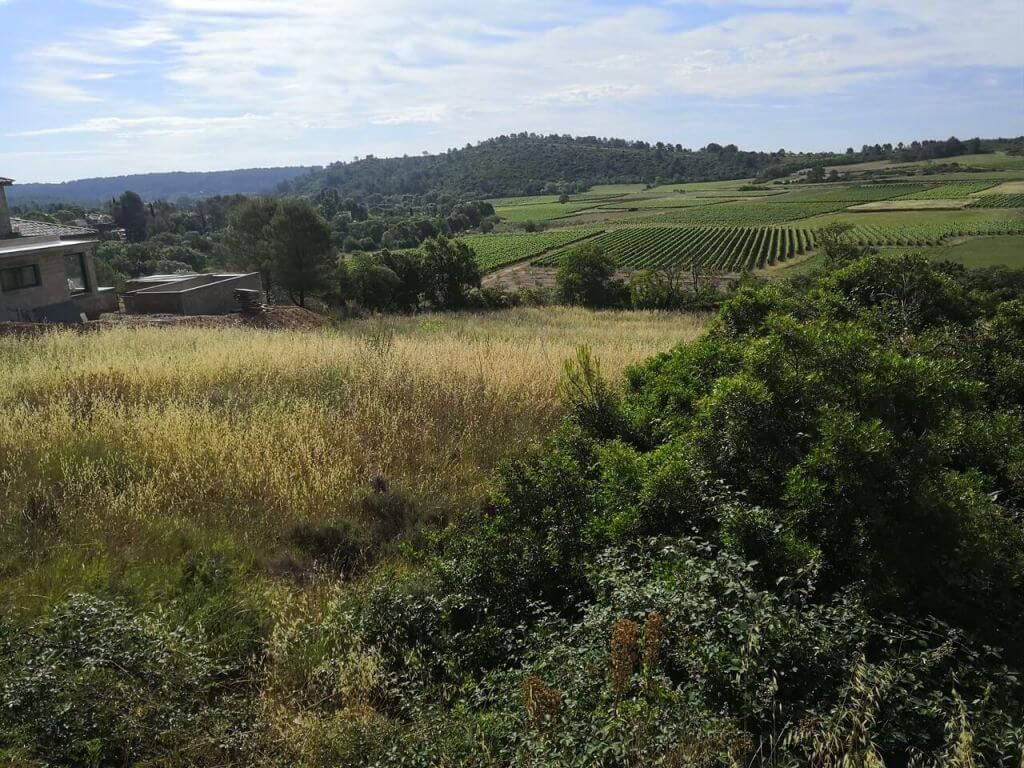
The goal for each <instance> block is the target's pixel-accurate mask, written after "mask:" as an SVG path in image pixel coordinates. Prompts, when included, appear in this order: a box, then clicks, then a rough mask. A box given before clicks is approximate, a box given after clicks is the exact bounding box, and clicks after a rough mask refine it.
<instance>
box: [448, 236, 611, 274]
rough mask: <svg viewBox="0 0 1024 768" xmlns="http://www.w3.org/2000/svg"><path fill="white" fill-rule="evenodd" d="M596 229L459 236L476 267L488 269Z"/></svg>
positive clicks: (558, 244)
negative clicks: (472, 254)
mask: <svg viewBox="0 0 1024 768" xmlns="http://www.w3.org/2000/svg"><path fill="white" fill-rule="evenodd" d="M600 231H601V230H599V229H553V230H550V231H548V232H526V233H523V234H500V235H469V236H467V237H463V238H461V239H462V241H463V242H464V243H466V245H468V246H469V247H470V248H472V249H473V250H474V251H475V252H476V255H477V261H478V262H479V264H480V268H481V269H482V270H483V271H485V272H489V271H491V270H492V269H497V268H498V267H503V266H505V265H507V264H511V263H513V262H516V261H522V260H523V259H532V258H534V257H536V256H540V255H541V254H543V253H546V252H547V251H550V250H552V249H555V248H560V247H562V246H566V245H569V244H571V243H575V242H578V241H579V240H582V239H585V238H587V237H591V236H592V235H594V234H596V233H598V232H600Z"/></svg>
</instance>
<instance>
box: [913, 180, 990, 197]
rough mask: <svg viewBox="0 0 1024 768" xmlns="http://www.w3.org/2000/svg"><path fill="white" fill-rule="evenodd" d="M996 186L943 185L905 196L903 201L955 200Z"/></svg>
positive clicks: (977, 183) (985, 182) (982, 183)
mask: <svg viewBox="0 0 1024 768" xmlns="http://www.w3.org/2000/svg"><path fill="white" fill-rule="evenodd" d="M994 186H995V182H992V181H976V182H965V183H963V184H942V185H940V186H937V187H931V188H930V189H925V190H922V191H919V192H912V193H910V194H909V195H903V196H902V197H901V198H900V199H901V200H955V199H957V198H961V197H970V196H971V195H976V194H977V193H978V192H984V191H985V190H986V189H990V188H992V187H994Z"/></svg>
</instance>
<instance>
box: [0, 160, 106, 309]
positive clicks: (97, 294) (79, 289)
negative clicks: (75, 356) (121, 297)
mask: <svg viewBox="0 0 1024 768" xmlns="http://www.w3.org/2000/svg"><path fill="white" fill-rule="evenodd" d="M13 183H14V182H12V181H11V180H10V179H5V178H0V321H2V320H15V321H27V322H65V323H77V322H81V320H82V317H83V316H85V317H87V318H89V319H96V318H97V317H99V316H100V315H101V314H102V313H104V312H116V311H117V309H118V304H117V295H116V294H115V293H114V289H113V288H101V287H99V285H98V283H97V280H96V262H95V257H96V246H97V243H98V242H99V241H98V239H97V236H96V232H95V231H93V230H91V229H86V228H84V227H69V226H64V225H57V224H47V223H44V222H39V221H29V220H27V219H18V218H12V217H11V215H10V210H9V208H8V207H7V193H6V187H8V186H10V185H11V184H13Z"/></svg>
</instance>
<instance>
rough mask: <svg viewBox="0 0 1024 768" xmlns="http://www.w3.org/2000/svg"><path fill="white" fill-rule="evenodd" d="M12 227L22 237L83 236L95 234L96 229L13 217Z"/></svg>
mask: <svg viewBox="0 0 1024 768" xmlns="http://www.w3.org/2000/svg"><path fill="white" fill-rule="evenodd" d="M11 229H13V230H14V231H15V233H16V234H19V235H21V236H22V237H44V236H47V235H49V236H51V237H53V236H57V237H82V236H90V235H95V234H96V230H94V229H87V228H86V227H72V226H69V225H67V224H48V223H46V222H43V221H32V220H31V219H14V218H12V219H11Z"/></svg>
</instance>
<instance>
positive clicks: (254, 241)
mask: <svg viewBox="0 0 1024 768" xmlns="http://www.w3.org/2000/svg"><path fill="white" fill-rule="evenodd" d="M278 206H279V203H278V201H277V200H274V199H272V198H269V197H254V198H250V199H249V200H246V201H245V202H244V203H242V204H241V205H239V206H238V207H236V208H235V209H234V210H233V211H232V212H231V215H230V216H229V218H228V231H227V246H228V251H229V256H228V258H229V261H230V264H231V265H232V266H234V267H235V268H240V269H247V270H251V271H253V272H259V273H260V275H261V276H262V278H263V290H264V291H266V292H267V294H270V292H271V289H272V288H273V266H274V245H273V242H272V237H273V234H272V231H271V223H272V222H273V220H274V216H275V215H276V214H277V212H278Z"/></svg>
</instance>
